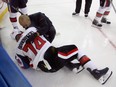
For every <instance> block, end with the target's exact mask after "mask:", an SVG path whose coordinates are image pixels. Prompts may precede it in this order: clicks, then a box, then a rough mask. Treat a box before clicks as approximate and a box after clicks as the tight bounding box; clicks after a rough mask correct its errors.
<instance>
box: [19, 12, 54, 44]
mask: <svg viewBox="0 0 116 87" xmlns="http://www.w3.org/2000/svg"><path fill="white" fill-rule="evenodd" d="M19 23H20V24H21V26H22V27H24V28H29V27H31V26H34V27H36V28H37V30H38V32H39V34H40V35H44V37H45V38H46V39H47V40H48V41H49V42H50V43H51V42H52V41H53V39H54V37H55V35H56V30H55V27H54V26H53V24H52V22H51V20H50V19H49V18H48V17H47V16H46V15H45V14H44V13H42V12H37V13H34V14H31V15H21V16H20V17H19Z"/></svg>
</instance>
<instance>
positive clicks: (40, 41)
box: [15, 27, 51, 69]
mask: <svg viewBox="0 0 116 87" xmlns="http://www.w3.org/2000/svg"><path fill="white" fill-rule="evenodd" d="M35 32H37V30H36V28H35V27H30V28H28V29H27V30H26V31H25V32H24V33H23V34H22V36H21V38H20V40H19V41H18V44H17V47H16V56H15V58H16V60H17V61H18V64H19V65H20V66H21V67H23V68H29V67H32V68H33V69H37V68H38V67H37V65H38V63H39V62H40V61H43V60H44V53H45V52H46V50H47V49H48V48H49V47H50V46H51V43H49V42H48V41H47V40H46V39H45V38H44V37H43V36H39V35H38V36H36V38H34V40H33V42H31V43H26V41H27V40H28V39H29V38H30V36H31V35H32V34H34V33H35ZM26 59H27V60H29V64H26V63H25V61H27V60H26Z"/></svg>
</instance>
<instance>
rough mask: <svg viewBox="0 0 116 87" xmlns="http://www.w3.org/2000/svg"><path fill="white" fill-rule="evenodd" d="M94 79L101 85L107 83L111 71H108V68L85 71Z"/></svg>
mask: <svg viewBox="0 0 116 87" xmlns="http://www.w3.org/2000/svg"><path fill="white" fill-rule="evenodd" d="M87 70H88V71H89V72H90V73H91V74H92V75H93V77H94V78H95V79H97V80H98V81H99V82H100V83H101V84H102V85H103V84H105V83H106V82H107V80H108V79H109V78H110V77H111V75H112V71H110V70H109V68H108V67H106V68H104V69H101V70H97V69H95V70H93V71H91V69H90V68H88V69H87Z"/></svg>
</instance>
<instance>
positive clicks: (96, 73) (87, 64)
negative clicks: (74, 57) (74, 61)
mask: <svg viewBox="0 0 116 87" xmlns="http://www.w3.org/2000/svg"><path fill="white" fill-rule="evenodd" d="M78 60H79V61H80V64H81V65H82V66H83V67H84V68H85V69H87V70H88V71H89V72H90V73H91V74H92V76H93V77H94V78H95V79H97V80H99V81H100V82H101V83H102V84H104V83H105V82H106V81H107V80H108V79H109V77H110V76H111V74H112V71H110V70H109V68H108V67H105V68H103V69H98V68H97V67H96V66H95V65H94V63H93V62H92V61H91V59H90V58H89V57H87V56H86V55H84V54H82V53H81V52H79V53H78ZM106 76H107V77H106ZM104 77H105V78H104ZM101 78H102V80H101Z"/></svg>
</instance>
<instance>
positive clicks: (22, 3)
mask: <svg viewBox="0 0 116 87" xmlns="http://www.w3.org/2000/svg"><path fill="white" fill-rule="evenodd" d="M27 2H28V0H18V3H19V5H18V6H19V8H20V10H21V12H22V13H23V14H28V12H27Z"/></svg>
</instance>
